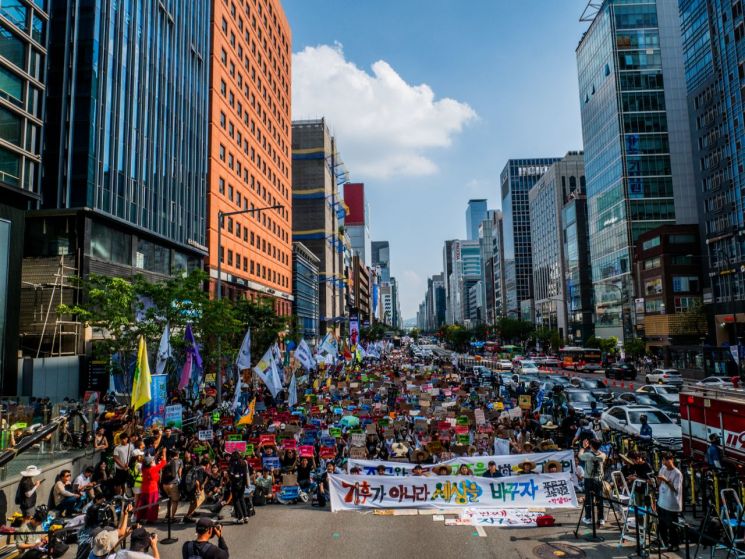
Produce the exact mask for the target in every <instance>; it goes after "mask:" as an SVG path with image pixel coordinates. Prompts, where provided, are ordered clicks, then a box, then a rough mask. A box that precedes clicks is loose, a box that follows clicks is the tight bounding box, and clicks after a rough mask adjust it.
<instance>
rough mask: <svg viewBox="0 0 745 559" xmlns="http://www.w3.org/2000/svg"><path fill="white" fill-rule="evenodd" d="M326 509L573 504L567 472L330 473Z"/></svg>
mask: <svg viewBox="0 0 745 559" xmlns="http://www.w3.org/2000/svg"><path fill="white" fill-rule="evenodd" d="M328 479H329V496H330V500H331V511H332V512H337V511H342V510H365V509H371V508H372V509H395V508H423V509H429V508H437V509H441V508H489V509H496V508H500V509H505V508H523V509H524V508H536V507H547V508H556V509H567V508H577V495H576V494H575V492H574V486H573V485H572V480H571V475H570V474H567V473H562V474H548V475H521V476H515V477H506V478H483V477H472V476H457V477H456V476H439V477H435V478H427V477H405V478H401V477H389V476H369V477H363V478H361V477H359V476H349V475H332V476H329V478H328Z"/></svg>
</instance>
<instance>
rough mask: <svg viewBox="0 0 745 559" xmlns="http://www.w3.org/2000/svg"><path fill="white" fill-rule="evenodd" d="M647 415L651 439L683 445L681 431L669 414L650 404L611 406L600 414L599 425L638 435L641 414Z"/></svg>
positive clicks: (678, 445) (676, 446)
mask: <svg viewBox="0 0 745 559" xmlns="http://www.w3.org/2000/svg"><path fill="white" fill-rule="evenodd" d="M642 415H646V416H647V423H649V426H650V427H651V428H652V439H653V440H654V441H655V442H656V443H658V444H662V445H664V446H669V447H673V448H680V447H682V446H683V431H682V429H681V428H680V425H678V424H677V423H675V421H673V420H672V419H671V418H670V416H668V415H667V414H666V413H664V412H663V411H661V410H658V409H657V408H653V407H651V406H636V405H628V406H613V407H612V408H610V409H608V410H607V411H605V412H603V414H602V415H601V416H600V422H601V425H602V426H603V427H604V428H605V427H607V428H608V429H611V430H614V431H621V432H623V433H628V434H629V435H635V436H639V434H640V433H641V428H642V422H641V419H640V418H641V416H642Z"/></svg>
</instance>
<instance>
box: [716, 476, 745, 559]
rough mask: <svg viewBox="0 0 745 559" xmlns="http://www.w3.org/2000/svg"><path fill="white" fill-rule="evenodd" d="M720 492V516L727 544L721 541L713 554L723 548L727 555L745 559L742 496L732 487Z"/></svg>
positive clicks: (744, 525) (744, 526) (744, 523)
mask: <svg viewBox="0 0 745 559" xmlns="http://www.w3.org/2000/svg"><path fill="white" fill-rule="evenodd" d="M719 494H720V496H721V498H722V505H721V507H720V510H719V516H720V519H721V521H722V528H723V530H724V535H725V537H726V538H727V545H724V544H721V543H720V544H718V545H717V546H716V549H715V548H714V547H712V548H711V549H712V554H713V553H714V552H715V551H718V550H720V549H721V550H726V551H727V557H729V556H730V555H731V556H733V557H735V558H736V559H745V545H744V544H745V521H743V508H742V504H741V503H740V497H739V496H738V495H737V491H735V490H734V489H732V488H727V489H722V490H721V491H720V492H719Z"/></svg>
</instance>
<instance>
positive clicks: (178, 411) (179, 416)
mask: <svg viewBox="0 0 745 559" xmlns="http://www.w3.org/2000/svg"><path fill="white" fill-rule="evenodd" d="M165 413H166V420H165V421H166V427H171V428H172V429H181V426H182V423H183V419H184V407H183V406H182V405H181V404H174V405H172V406H166V412H165Z"/></svg>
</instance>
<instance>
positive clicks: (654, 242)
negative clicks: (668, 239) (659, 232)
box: [642, 237, 660, 250]
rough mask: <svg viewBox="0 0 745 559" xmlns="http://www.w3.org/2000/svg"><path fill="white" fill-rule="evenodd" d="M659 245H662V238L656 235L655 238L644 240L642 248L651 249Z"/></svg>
mask: <svg viewBox="0 0 745 559" xmlns="http://www.w3.org/2000/svg"><path fill="white" fill-rule="evenodd" d="M658 246H660V238H659V237H654V238H653V239H649V240H647V241H644V242H643V243H642V249H643V250H649V249H651V248H654V247H658Z"/></svg>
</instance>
